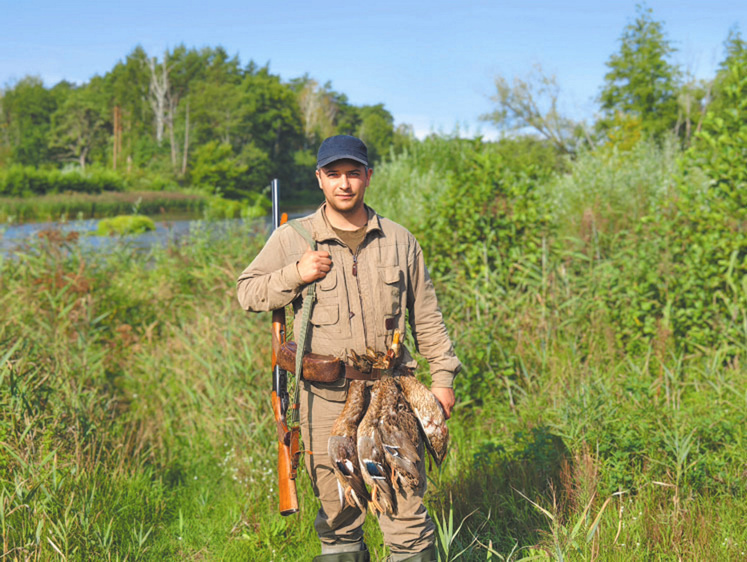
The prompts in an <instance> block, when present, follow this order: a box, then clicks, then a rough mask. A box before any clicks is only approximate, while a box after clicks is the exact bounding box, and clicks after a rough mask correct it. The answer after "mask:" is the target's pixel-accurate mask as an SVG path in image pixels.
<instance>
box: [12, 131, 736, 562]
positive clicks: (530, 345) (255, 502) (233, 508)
mask: <svg viewBox="0 0 747 562" xmlns="http://www.w3.org/2000/svg"><path fill="white" fill-rule="evenodd" d="M429 142H430V143H431V145H427V144H425V145H424V146H422V147H419V148H417V149H416V150H421V151H422V152H421V153H420V155H419V156H417V158H416V157H415V156H412V157H402V158H401V159H399V160H395V161H393V162H392V163H391V164H389V165H388V166H390V168H387V167H386V166H382V168H381V169H380V170H377V172H376V173H377V174H379V175H378V178H379V181H381V182H382V183H379V184H374V185H373V186H372V187H371V192H370V194H371V195H372V199H371V203H372V205H373V206H374V207H375V208H377V210H380V211H382V209H384V208H386V207H385V206H386V204H392V206H391V207H390V209H391V210H392V212H397V211H399V212H401V213H402V214H401V215H398V218H399V220H402V221H403V222H404V224H405V225H406V226H408V227H409V228H411V229H412V230H413V232H415V233H416V234H417V235H418V236H419V239H420V241H421V243H422V244H423V248H424V251H426V252H430V253H428V254H427V256H426V259H427V261H428V262H429V263H434V262H435V263H438V261H439V259H440V260H441V263H442V265H439V267H438V268H434V271H433V273H434V275H433V277H434V282H435V283H436V286H437V290H438V291H439V295H440V301H441V305H442V310H443V312H444V315H445V318H446V320H447V324H448V326H449V329H450V332H451V333H452V335H453V336H454V340H455V343H456V348H457V353H458V354H459V356H460V358H461V359H462V361H463V362H464V364H465V370H464V372H463V373H462V374H461V375H460V376H459V377H458V379H457V395H458V397H459V400H460V401H459V403H458V405H457V407H456V409H455V412H454V417H453V419H452V421H451V422H450V428H451V433H452V450H451V453H450V454H449V456H448V457H447V460H446V461H445V463H444V464H443V465H442V467H441V469H440V470H435V469H434V470H432V471H431V473H430V482H429V490H430V491H429V494H428V496H427V501H428V505H429V508H430V511H431V513H432V514H433V516H434V517H435V518H436V519H437V520H438V521H439V525H438V527H439V534H438V545H439V548H440V551H441V555H442V557H443V559H452V560H453V559H458V560H521V559H534V560H544V559H548V560H550V559H557V560H642V559H646V560H647V559H652V560H678V559H681V560H740V559H744V556H745V555H744V553H745V552H747V530H746V528H745V526H744V523H743V522H744V520H745V519H747V507H745V506H747V501H746V500H747V497H746V496H747V490H746V487H745V485H744V471H745V467H747V448H746V447H745V438H746V437H747V429H746V428H747V419H745V418H746V417H747V414H746V413H745V412H747V376H746V375H747V373H746V372H745V367H744V353H745V351H746V350H745V344H744V342H741V343H740V342H739V341H738V340H729V341H728V342H727V341H724V342H721V344H720V345H714V346H702V349H701V350H700V351H699V352H693V351H691V350H688V349H686V348H685V347H683V346H682V345H680V343H679V341H678V337H679V336H678V335H677V334H676V333H675V332H674V331H672V330H670V329H669V328H668V327H667V324H666V323H665V322H663V318H662V316H657V314H658V313H656V314H655V313H654V312H652V313H651V314H649V315H646V314H640V315H629V314H628V313H629V311H628V310H626V309H625V307H622V306H620V303H621V302H625V301H623V300H622V297H620V298H618V296H616V295H625V294H627V293H626V291H633V290H634V288H633V287H631V286H628V285H625V284H624V283H623V282H624V280H625V279H626V278H629V277H625V276H622V275H620V274H619V273H620V271H622V270H624V269H625V268H632V267H634V259H633V257H631V256H640V255H644V256H649V262H644V264H645V263H654V258H653V257H651V256H654V257H655V256H656V251H658V249H659V248H662V247H664V246H665V244H664V243H663V242H657V243H656V244H654V243H653V242H651V240H650V239H649V238H647V231H645V229H644V230H639V231H637V232H636V231H635V229H628V227H627V226H625V225H624V224H623V223H622V222H618V223H616V224H617V225H618V227H619V228H617V230H614V229H611V230H609V231H607V232H606V233H605V236H608V237H609V238H608V240H609V239H612V238H614V237H618V240H619V241H620V245H619V249H618V250H616V249H615V248H616V247H615V246H614V245H612V244H609V245H607V246H606V250H605V251H604V252H599V253H598V254H597V252H595V251H594V249H593V247H591V246H589V244H591V242H589V241H585V240H584V239H583V237H577V238H574V239H573V240H568V236H572V235H573V229H572V228H567V229H565V230H564V228H565V226H568V225H570V224H571V222H572V220H573V219H572V218H571V216H569V218H567V219H563V220H564V221H565V222H563V223H562V224H561V223H560V222H559V221H560V219H559V218H557V216H555V215H551V216H553V217H555V218H553V219H552V220H551V221H550V222H547V218H546V217H547V213H546V212H545V211H544V209H543V208H542V206H541V203H543V201H544V199H543V198H542V197H537V192H540V191H541V190H542V189H544V188H545V183H544V182H546V181H547V182H551V183H553V184H554V185H560V184H562V182H563V181H567V178H566V179H563V178H560V179H558V178H555V176H553V174H554V173H555V172H553V171H552V170H550V171H548V170H547V169H545V170H542V171H540V172H537V170H535V171H533V172H531V171H530V172H526V170H525V173H523V174H522V173H520V171H521V170H517V169H515V167H513V168H512V166H514V164H512V163H511V161H510V160H507V159H506V158H505V156H501V157H500V161H499V163H498V164H495V160H494V158H496V157H495V154H494V153H493V152H491V151H493V150H494V148H491V147H487V148H480V147H478V146H477V145H473V144H469V143H459V144H458V145H457V144H454V143H451V142H450V141H446V140H443V141H442V142H443V146H441V145H438V141H437V140H436V139H431V140H430V141H429ZM414 150H415V149H414ZM651 150H654V149H653V148H652V149H651ZM657 150H658V148H657ZM428 151H430V152H428ZM476 153H477V154H476ZM427 154H431V155H432V157H433V158H450V159H451V160H450V162H457V164H455V167H454V168H453V171H452V172H448V170H447V171H446V172H445V173H442V172H444V170H442V169H441V168H440V167H439V166H441V165H442V163H441V161H440V160H439V161H437V162H431V161H430V160H429V158H430V157H429V156H427ZM592 157H593V156H592V155H590V156H588V158H592ZM418 158H420V160H418ZM642 158H643V156H642V157H641V158H638V159H635V160H632V161H631V163H630V164H629V165H631V166H632V165H633V164H635V162H641V164H640V165H641V166H642V167H644V168H645V166H648V165H649V164H648V163H646V162H642ZM651 158H652V161H653V159H655V158H654V156H652V157H651ZM449 165H451V164H449ZM597 165H600V164H598V163H593V162H590V161H585V160H580V161H579V162H578V163H576V164H570V166H571V168H570V170H569V172H568V173H569V174H570V175H569V176H568V177H571V178H573V177H576V178H581V177H591V176H585V175H584V174H582V173H581V172H580V171H578V170H576V169H575V168H574V166H579V167H583V166H587V167H593V166H597ZM522 166H523V165H522ZM553 170H554V168H553ZM592 176H593V175H592ZM375 177H376V176H375ZM481 177H482V178H483V179H480V178H481ZM627 177H630V178H635V177H639V176H636V174H635V173H633V172H632V171H631V172H630V173H629V175H628V176H627ZM397 178H404V179H403V180H402V181H401V182H400V183H399V184H397V183H396V181H395V180H396V179H397ZM384 179H386V180H387V181H385V182H384V181H383V180H384ZM508 180H510V181H508ZM513 181H515V182H517V184H516V185H514V184H512V183H511V182H513ZM574 181H575V180H574ZM578 181H581V180H578ZM584 181H586V180H584ZM625 181H628V180H625ZM631 181H633V180H631ZM636 181H637V180H636ZM398 185H403V186H404V185H409V186H414V187H413V189H414V190H416V191H415V193H413V196H412V197H411V198H410V197H401V198H400V199H397V197H399V194H400V193H401V191H402V190H401V189H398ZM464 186H469V187H474V189H462V187H464ZM519 188H520V190H519V191H516V189H519ZM491 189H495V190H496V191H495V192H491V191H490V190H491ZM568 189H571V188H568ZM574 189H575V188H574ZM600 189H601V188H600ZM421 190H426V191H427V193H421ZM473 192H474V193H475V197H478V196H479V197H483V198H488V197H489V195H490V194H491V193H495V194H497V195H500V201H501V206H500V207H499V208H500V209H508V210H510V211H511V212H512V213H514V214H512V215H511V217H513V218H512V220H511V221H508V220H506V221H501V220H498V219H495V218H491V217H489V216H481V217H477V218H476V219H475V220H472V219H470V220H469V221H467V220H465V221H464V222H456V223H454V224H452V225H451V227H450V228H451V230H453V231H454V232H456V233H457V234H458V235H459V236H460V237H462V238H464V240H466V241H468V242H469V241H473V240H477V241H480V240H483V241H484V240H486V239H488V237H489V236H492V238H490V239H491V240H507V238H506V237H507V236H509V235H510V236H511V238H510V240H511V244H510V246H511V247H510V248H509V247H507V246H500V247H498V248H493V247H491V246H489V245H483V246H481V247H482V248H484V252H483V254H482V255H483V256H484V259H485V262H484V264H483V266H480V267H478V265H479V263H477V262H475V264H473V263H472V262H470V261H469V260H471V259H473V258H475V259H477V257H479V256H480V255H481V254H480V253H479V252H475V253H471V251H470V250H469V248H467V247H465V248H463V249H461V250H460V251H458V252H454V253H453V254H450V253H449V252H450V251H451V250H450V249H449V248H450V247H449V246H448V245H445V244H442V243H440V242H438V241H434V240H431V239H429V238H428V236H429V232H430V231H426V230H425V228H426V227H427V228H431V226H432V225H433V224H435V223H434V222H432V219H434V218H438V217H439V216H440V217H443V216H447V214H448V213H452V214H451V215H449V216H453V217H457V218H458V217H461V216H464V215H460V214H459V212H456V211H455V209H454V208H455V207H457V206H459V205H461V204H462V201H461V199H454V198H453V194H454V193H459V194H460V197H462V198H467V197H469V194H470V193H473ZM377 193H378V195H376V194H377ZM522 193H523V195H522ZM374 196H375V197H374ZM527 201H533V202H534V203H532V204H533V205H537V208H536V209H535V210H536V211H537V212H535V211H532V212H526V213H524V210H525V208H526V202H527ZM468 203H469V201H467V202H466V203H464V204H468ZM410 204H411V205H413V206H412V207H407V205H410ZM470 208H471V209H474V212H475V213H485V212H486V211H485V210H484V209H488V211H489V210H490V209H492V210H493V212H494V211H495V209H496V207H491V206H487V207H484V208H483V209H481V208H474V207H470ZM416 209H423V210H424V212H425V218H426V219H428V220H422V219H417V218H416V216H415V215H416V213H415V210H416ZM578 211H579V212H583V209H582V208H581V207H578ZM382 212H383V211H382ZM419 212H420V211H418V213H419ZM517 212H521V213H524V214H523V215H521V217H518V218H517V215H516V213H517ZM384 214H387V213H386V212H385V213H384ZM572 216H574V217H575V216H577V215H572ZM459 220H461V219H459ZM428 221H431V222H428ZM491 221H492V222H491ZM522 221H523V222H522ZM517 224H523V225H524V228H523V230H516V225H517ZM486 225H488V226H487V227H486ZM538 225H539V226H538ZM448 226H449V225H448V224H447V223H446V222H444V225H443V227H439V228H443V230H440V231H437V232H441V233H448V232H449V231H448V229H447V227H448ZM533 226H534V227H537V229H533ZM540 227H541V228H540ZM485 228H491V229H493V231H494V232H490V233H488V232H484V231H481V230H480V229H485ZM512 229H513V230H512ZM535 230H536V231H535ZM558 232H566V233H567V236H566V235H563V236H560V235H558V234H557V233H558ZM265 236H266V232H263V231H262V230H261V228H260V227H259V226H251V225H250V226H237V227H236V228H235V229H234V230H230V231H228V232H226V234H225V236H224V237H222V238H219V239H216V238H215V237H214V236H209V235H208V232H207V229H206V231H205V232H203V233H200V232H197V233H195V234H194V235H193V236H192V238H190V239H189V240H188V241H185V242H184V243H182V244H180V245H173V246H171V247H168V248H165V249H155V250H153V251H152V252H151V253H148V254H143V253H140V252H138V251H136V250H135V249H133V248H130V247H128V246H127V245H126V244H124V245H122V246H119V247H116V248H115V249H113V250H112V251H111V252H109V253H106V254H94V253H92V251H91V253H89V251H88V250H84V249H82V248H81V247H79V246H78V245H77V243H76V241H75V237H66V236H62V235H59V236H55V235H52V234H50V235H48V236H47V237H46V238H42V239H39V240H38V241H36V242H34V243H33V244H32V245H31V246H30V247H29V248H28V249H27V250H24V252H23V253H17V254H15V255H12V256H9V257H8V258H6V259H4V260H3V261H2V262H0V307H1V308H0V310H2V313H0V535H1V536H2V539H1V540H2V549H3V553H4V555H5V558H7V559H8V560H27V559H28V560H34V559H36V560H58V559H68V560H310V559H311V558H312V557H313V555H314V554H317V553H318V552H319V546H318V542H317V539H316V538H315V536H314V533H313V525H312V521H313V518H314V516H315V513H316V509H317V508H316V505H315V503H314V501H313V497H312V496H313V494H312V492H311V487H310V485H309V482H308V479H307V478H306V477H305V476H302V478H301V479H300V482H299V486H300V494H301V506H302V511H301V514H300V515H299V516H294V517H292V518H286V519H284V518H282V517H280V516H279V515H278V514H277V511H276V500H275V494H276V490H275V487H276V484H275V467H274V462H275V449H274V447H275V430H274V427H273V421H272V419H271V410H270V407H269V397H268V389H269V386H270V384H269V383H270V378H269V353H270V349H269V347H270V341H269V339H270V338H269V337H268V336H269V333H268V330H267V327H268V326H269V322H270V318H269V316H268V315H252V316H249V317H247V316H246V315H245V314H244V313H243V312H242V311H240V310H239V308H238V305H237V304H236V302H235V295H234V281H235V279H236V277H237V275H238V273H239V271H240V270H241V269H242V268H243V267H244V266H245V265H246V264H247V263H248V262H249V261H250V260H251V259H252V257H253V256H254V255H255V253H256V252H257V251H258V249H259V248H260V246H261V244H262V243H263V242H264V239H265ZM468 245H469V244H468ZM468 245H467V246H468ZM506 245H508V243H506ZM632 247H635V248H636V252H631V251H630V248H632ZM590 248H591V249H590ZM435 251H439V252H441V253H442V255H440V256H436V255H434V254H433V253H432V252H435ZM449 259H451V261H452V262H453V264H454V265H453V267H452V268H451V269H448V268H447V267H446V266H445V265H443V264H446V263H447V261H448V260H449ZM476 264H477V265H476ZM638 267H639V269H641V266H638ZM464 271H470V272H476V273H474V274H473V273H470V274H469V275H464V273H463V272H464ZM734 287H735V288H734V291H733V292H732V293H728V294H724V295H721V296H720V297H719V298H721V299H726V300H727V301H729V303H730V305H732V306H736V307H739V306H741V305H740V304H739V303H740V302H741V301H740V300H739V299H740V298H741V296H740V291H743V290H744V289H743V288H740V287H741V286H740V285H739V284H737V283H734ZM630 302H638V301H633V300H631V301H630ZM707 302H709V301H707ZM675 313H676V303H675V304H673V305H672V307H671V310H670V314H671V315H675ZM631 314H632V313H631ZM650 316H654V318H653V319H650V318H649V317H650ZM636 318H637V319H638V321H640V322H641V324H642V325H641V326H640V327H639V329H638V330H637V331H635V332H634V331H631V329H630V328H629V326H631V325H632V326H637V324H636V321H635V319H636ZM647 322H648V323H650V328H651V330H650V331H646V329H647V328H646V329H644V328H645V327H646V326H645V325H646V323H647ZM631 340H632V341H635V342H636V346H635V350H632V348H631V346H630V345H629V343H630V341H631ZM365 529H366V534H367V543H368V545H369V549H370V550H371V551H372V553H373V558H374V559H375V560H383V559H384V558H385V556H386V554H387V549H386V548H385V547H384V546H383V544H382V538H381V535H380V533H379V532H378V530H377V528H376V525H375V521H374V520H373V518H372V517H369V519H368V520H367V522H366V527H365Z"/></svg>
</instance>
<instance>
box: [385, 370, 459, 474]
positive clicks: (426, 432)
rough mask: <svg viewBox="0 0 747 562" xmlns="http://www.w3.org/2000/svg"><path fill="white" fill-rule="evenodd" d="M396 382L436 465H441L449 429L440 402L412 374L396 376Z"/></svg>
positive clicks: (444, 455)
mask: <svg viewBox="0 0 747 562" xmlns="http://www.w3.org/2000/svg"><path fill="white" fill-rule="evenodd" d="M397 382H398V383H399V386H400V388H401V389H402V394H403V395H404V396H405V399H406V400H407V403H408V404H409V405H410V408H412V411H413V413H414V414H415V417H416V418H417V420H418V424H419V425H420V429H421V430H422V432H423V436H424V438H425V445H426V447H428V451H429V452H430V454H431V456H432V457H433V460H434V461H435V462H436V465H437V466H441V463H442V462H443V460H444V457H446V451H447V449H448V446H449V430H448V428H447V427H446V416H445V415H444V410H443V407H442V406H441V403H440V402H439V401H438V399H437V398H436V396H435V395H434V394H433V393H432V392H431V391H430V390H428V388H426V387H425V386H424V385H423V384H422V383H421V382H420V381H418V379H416V378H415V377H414V376H412V375H402V376H400V377H397Z"/></svg>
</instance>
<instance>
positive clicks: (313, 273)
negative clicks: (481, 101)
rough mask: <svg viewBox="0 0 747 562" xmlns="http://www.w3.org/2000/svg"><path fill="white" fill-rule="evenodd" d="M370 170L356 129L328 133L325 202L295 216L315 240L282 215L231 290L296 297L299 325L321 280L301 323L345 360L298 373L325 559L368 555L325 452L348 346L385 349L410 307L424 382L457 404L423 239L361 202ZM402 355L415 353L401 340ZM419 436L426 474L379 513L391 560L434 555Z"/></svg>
mask: <svg viewBox="0 0 747 562" xmlns="http://www.w3.org/2000/svg"><path fill="white" fill-rule="evenodd" d="M372 172H373V170H372V169H371V168H370V167H369V165H368V151H367V149H366V145H365V144H364V143H363V142H362V141H361V140H360V139H357V138H355V137H351V136H348V135H337V136H334V137H330V138H328V139H326V140H325V141H324V142H323V143H322V145H321V147H320V148H319V153H318V155H317V170H316V177H317V181H318V182H319V188H320V189H321V190H322V192H323V193H324V199H325V202H324V203H323V204H322V206H321V207H320V208H319V209H318V210H317V211H316V212H315V213H314V214H312V215H310V216H308V217H305V218H303V219H300V224H301V225H302V226H303V227H304V228H305V229H306V230H307V231H308V232H309V233H310V234H311V235H312V236H313V238H314V240H315V241H316V242H317V247H318V249H317V250H316V251H312V250H311V248H310V247H309V245H308V244H307V243H306V242H305V241H304V239H303V238H302V236H301V235H300V234H299V233H298V232H296V230H294V229H293V228H291V227H289V226H284V227H281V228H279V229H278V230H277V231H276V232H275V233H273V235H272V236H271V237H270V239H269V241H268V242H267V244H266V245H265V247H264V248H263V249H262V251H261V252H260V253H259V255H257V257H256V258H255V259H254V261H253V262H252V263H251V264H250V265H249V267H247V268H246V270H245V271H244V272H243V273H242V274H241V276H240V277H239V280H238V297H239V302H240V303H241V305H242V307H244V308H245V309H246V310H248V311H255V312H257V311H268V310H274V309H277V308H281V307H283V306H285V305H287V304H291V303H292V304H293V308H294V311H295V313H296V315H295V325H296V326H300V323H301V310H302V306H303V297H304V295H305V288H306V287H307V286H308V284H309V283H312V282H316V284H317V287H316V301H315V302H314V305H313V308H312V312H311V320H310V324H309V328H308V336H307V337H308V338H309V339H310V347H307V349H309V350H310V351H311V352H313V353H319V354H325V355H334V356H336V357H339V358H341V359H342V360H343V361H344V362H346V364H347V365H348V366H347V367H346V369H345V373H346V376H344V377H341V378H340V379H339V380H338V381H337V382H333V383H327V384H322V383H312V382H309V381H306V380H304V381H302V388H301V394H300V420H301V435H302V438H303V443H304V448H305V449H306V450H307V451H310V452H311V454H309V455H307V456H306V468H307V470H308V472H309V475H310V476H311V480H312V484H313V488H314V493H315V494H316V496H317V497H318V498H319V500H320V502H321V508H320V509H319V513H318V515H317V517H316V521H315V523H314V526H315V528H316V531H317V534H318V535H319V539H320V541H321V543H322V554H321V556H318V557H317V558H315V560H319V561H320V562H322V561H323V562H333V561H338V560H339V561H342V560H355V561H359V560H360V561H365V560H369V555H368V551H367V549H366V547H365V544H364V543H363V530H362V525H363V522H364V520H365V516H366V514H365V512H364V513H362V512H361V511H360V510H359V509H358V508H357V507H350V506H349V505H343V503H342V502H341V497H340V493H339V491H338V485H337V480H336V478H335V476H334V473H333V470H332V467H331V466H330V461H329V456H328V454H327V440H328V438H329V434H330V430H331V428H332V425H333V423H334V421H335V419H336V418H337V416H338V415H339V414H340V412H341V411H342V408H343V405H344V403H345V398H346V395H347V389H348V386H349V382H350V378H360V377H357V376H356V375H360V374H361V373H360V372H359V371H357V370H356V369H353V368H352V366H351V364H350V352H351V351H355V352H356V353H358V354H363V353H364V352H365V351H366V348H367V347H368V346H370V347H372V348H373V349H375V350H377V351H382V352H384V351H386V350H387V348H388V346H389V345H391V342H392V335H393V332H394V330H395V329H399V330H400V332H401V333H403V334H404V333H405V311H408V312H409V323H410V326H411V328H412V332H413V336H414V339H415V342H416V345H417V346H418V351H419V352H420V353H421V354H422V355H423V356H424V357H425V358H426V359H427V360H428V362H429V366H430V369H431V375H432V379H433V385H432V389H431V391H432V392H433V394H434V395H435V396H436V398H438V400H439V401H440V402H441V404H442V405H443V407H444V411H445V412H446V416H447V417H448V416H449V415H450V413H451V408H452V407H453V406H454V391H453V387H452V383H453V380H454V377H455V375H456V374H457V373H458V372H459V370H460V369H461V364H460V363H459V360H458V359H457V357H456V356H455V354H454V350H453V347H452V344H451V341H450V340H449V337H448V334H447V333H446V328H445V326H444V323H443V318H442V316H441V312H440V310H439V309H438V303H437V301H436V294H435V291H434V289H433V283H432V282H431V280H430V277H429V275H428V271H427V270H426V268H425V264H424V262H423V255H422V251H421V249H420V245H419V244H418V243H417V241H416V240H415V238H414V237H413V236H412V234H410V233H409V232H408V231H407V230H406V229H405V228H403V227H401V226H400V225H398V224H395V223H393V222H392V221H389V220H387V219H385V218H383V217H380V216H378V215H377V214H376V213H375V212H374V211H373V210H372V209H371V208H370V207H368V206H366V205H365V204H364V196H365V193H366V188H368V185H369V182H370V181H371V175H372ZM400 365H401V367H407V368H415V367H416V366H417V363H416V362H415V361H414V360H413V358H412V356H411V355H410V354H409V352H408V351H407V350H406V349H404V350H403V353H402V358H401V361H400ZM423 457H424V454H422V444H421V462H420V463H419V470H420V472H421V476H422V478H421V481H422V485H421V486H420V487H419V488H418V489H416V490H414V491H413V492H412V493H408V494H406V495H404V496H398V497H397V505H398V509H397V514H396V515H394V516H390V515H386V514H384V515H380V516H379V525H380V526H381V529H382V532H383V535H384V541H385V542H386V544H387V545H388V546H389V548H390V551H391V558H390V559H391V560H396V561H399V560H411V561H413V562H415V561H421V560H422V561H426V562H427V561H430V560H436V550H435V545H434V540H435V537H434V525H433V522H432V521H431V519H430V517H429V516H428V513H427V511H426V509H425V506H424V505H423V494H424V493H425V484H426V478H425V463H424V460H423Z"/></svg>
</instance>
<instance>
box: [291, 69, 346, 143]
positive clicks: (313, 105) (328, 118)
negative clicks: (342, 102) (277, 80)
mask: <svg viewBox="0 0 747 562" xmlns="http://www.w3.org/2000/svg"><path fill="white" fill-rule="evenodd" d="M298 105H299V106H300V108H301V118H302V119H303V130H304V134H305V136H306V140H307V141H308V142H310V143H313V142H315V141H316V137H317V136H318V137H320V138H325V137H328V136H330V135H332V134H334V130H335V117H337V112H338V107H337V104H336V103H335V101H334V100H333V99H332V96H331V95H330V94H329V92H327V91H326V89H325V88H322V87H320V86H319V83H318V82H317V81H316V80H313V79H312V80H308V81H307V82H306V84H304V87H303V89H302V90H301V92H300V94H299V96H298Z"/></svg>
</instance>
